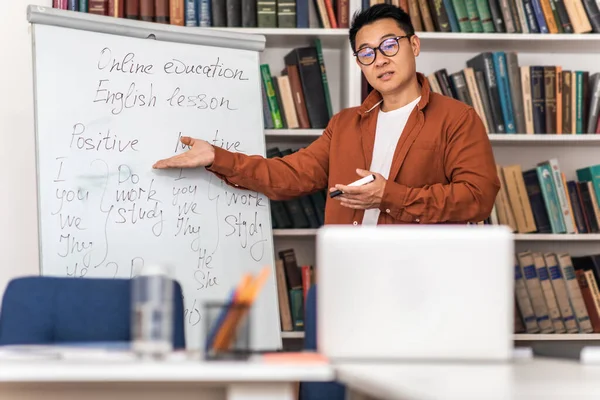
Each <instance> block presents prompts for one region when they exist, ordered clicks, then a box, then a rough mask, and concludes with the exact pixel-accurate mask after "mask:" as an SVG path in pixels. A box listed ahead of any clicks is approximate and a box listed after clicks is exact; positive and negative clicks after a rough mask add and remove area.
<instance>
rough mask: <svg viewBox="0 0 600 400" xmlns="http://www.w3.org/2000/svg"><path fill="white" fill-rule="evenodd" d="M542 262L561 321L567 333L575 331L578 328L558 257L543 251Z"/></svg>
mask: <svg viewBox="0 0 600 400" xmlns="http://www.w3.org/2000/svg"><path fill="white" fill-rule="evenodd" d="M544 262H545V263H546V268H548V275H549V277H550V283H551V284H552V289H554V295H555V296H556V301H557V303H558V307H559V310H560V315H561V316H562V319H563V322H564V323H565V328H566V329H567V333H576V332H577V331H578V330H579V327H578V326H577V321H576V320H575V314H573V308H572V307H571V302H570V301H569V295H568V293H567V286H566V284H565V280H564V278H563V274H562V272H561V270H560V266H559V265H558V259H557V257H556V254H554V253H544Z"/></svg>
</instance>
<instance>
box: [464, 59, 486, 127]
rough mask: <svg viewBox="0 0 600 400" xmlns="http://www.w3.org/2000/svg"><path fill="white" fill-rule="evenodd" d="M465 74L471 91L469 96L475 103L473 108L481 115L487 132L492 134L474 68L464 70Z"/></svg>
mask: <svg viewBox="0 0 600 400" xmlns="http://www.w3.org/2000/svg"><path fill="white" fill-rule="evenodd" d="M463 73H464V74H465V81H466V82H467V89H469V96H470V97H471V101H472V102H473V108H475V111H476V112H477V114H479V118H481V121H482V122H483V125H484V126H485V131H486V132H487V133H490V127H489V126H488V124H487V118H486V116H485V109H484V108H483V102H482V101H481V96H480V94H479V88H478V87H477V81H476V80H475V71H474V70H473V68H464V69H463Z"/></svg>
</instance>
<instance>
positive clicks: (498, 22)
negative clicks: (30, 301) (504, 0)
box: [488, 0, 506, 33]
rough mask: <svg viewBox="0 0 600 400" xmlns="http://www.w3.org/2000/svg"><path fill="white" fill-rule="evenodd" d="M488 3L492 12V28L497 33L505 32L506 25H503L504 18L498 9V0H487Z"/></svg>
mask: <svg viewBox="0 0 600 400" xmlns="http://www.w3.org/2000/svg"><path fill="white" fill-rule="evenodd" d="M488 5H489V7H490V14H492V22H493V23H494V30H495V31H496V32H497V33H504V32H506V26H505V25H504V19H503V18H502V11H500V4H498V0H489V2H488Z"/></svg>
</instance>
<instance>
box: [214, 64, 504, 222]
mask: <svg viewBox="0 0 600 400" xmlns="http://www.w3.org/2000/svg"><path fill="white" fill-rule="evenodd" d="M417 75H418V79H419V83H420V84H421V88H422V89H421V100H420V101H419V103H418V104H417V106H416V107H415V108H414V110H413V111H412V113H411V114H410V117H409V118H408V121H407V123H406V126H405V128H404V131H403V132H402V135H401V136H400V140H399V141H398V144H397V147H396V151H395V153H394V159H393V161H392V166H391V169H390V174H389V178H388V181H387V183H386V188H385V193H384V195H383V200H382V202H381V206H380V210H381V214H380V215H379V220H378V224H402V223H421V224H432V223H466V222H478V221H481V220H484V219H485V218H487V217H488V216H489V215H490V212H491V210H492V207H493V205H494V201H495V199H496V194H497V193H498V190H499V189H500V182H499V179H498V175H497V173H496V164H495V159H494V155H493V152H492V147H491V144H490V141H489V138H488V135H487V133H486V131H485V127H484V125H483V123H482V121H481V119H480V118H479V116H478V115H477V113H476V112H475V110H474V109H473V108H472V107H470V106H468V105H467V104H464V103H462V102H460V101H458V100H455V99H451V98H449V97H446V96H442V95H441V94H437V93H433V92H431V91H430V88H429V84H428V82H427V79H425V77H424V76H423V75H422V74H420V73H418V74H417ZM381 102H382V98H381V95H380V94H379V93H378V92H377V91H372V92H371V94H370V95H369V96H368V97H367V98H366V99H365V101H364V102H363V104H362V105H360V106H358V107H352V108H347V109H344V110H342V111H341V112H339V113H338V114H336V115H334V116H333V118H332V119H331V121H330V122H329V124H328V126H327V128H325V130H324V132H323V135H322V136H320V137H319V138H318V139H317V140H315V141H314V142H313V143H311V144H310V145H309V146H307V147H306V148H304V149H301V150H299V151H298V152H296V153H294V154H291V155H289V156H285V157H283V158H272V159H265V158H263V157H261V156H248V155H245V154H240V153H232V152H229V151H226V150H224V149H221V148H219V147H215V160H214V163H213V164H212V165H211V166H210V167H209V168H207V169H208V170H209V171H212V172H213V173H215V174H216V175H217V176H219V177H220V178H221V179H223V180H225V182H227V183H228V184H230V185H233V186H238V187H240V188H244V189H249V190H254V191H257V192H260V193H264V194H265V195H266V196H267V197H269V198H270V199H273V200H286V199H290V198H293V197H297V196H302V195H306V194H309V193H312V192H315V191H318V190H323V189H326V188H329V187H332V186H334V185H335V184H338V183H341V184H348V183H350V182H353V181H355V180H356V179H358V178H359V176H358V175H357V174H356V169H357V168H360V169H364V170H368V169H369V166H370V165H371V158H372V154H373V145H374V140H375V128H376V125H377V115H378V112H379V110H380V105H381ZM363 214H364V211H363V210H354V209H350V208H346V207H343V206H341V205H340V204H339V201H337V200H331V199H328V200H327V205H326V208H325V223H326V224H355V225H357V224H360V223H361V221H362V219H363Z"/></svg>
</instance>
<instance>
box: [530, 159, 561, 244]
mask: <svg viewBox="0 0 600 400" xmlns="http://www.w3.org/2000/svg"><path fill="white" fill-rule="evenodd" d="M536 170H537V173H538V179H539V181H540V188H541V190H542V195H543V196H544V202H545V204H546V210H547V211H548V217H549V218H550V225H551V226H552V233H565V232H566V228H565V222H564V219H563V216H562V212H561V208H560V205H559V200H558V195H557V193H556V186H555V185H554V178H553V177H552V170H550V167H549V166H548V165H538V166H537V167H536Z"/></svg>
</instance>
